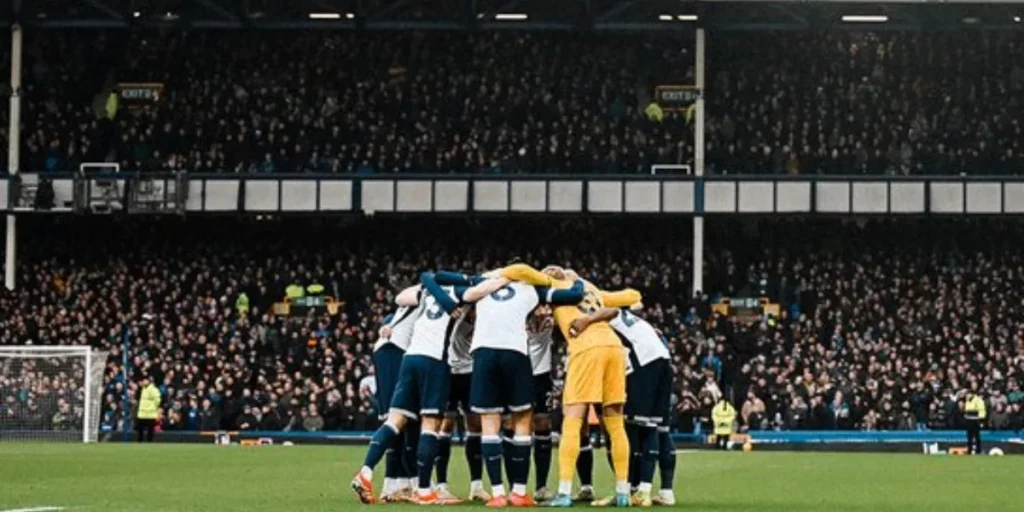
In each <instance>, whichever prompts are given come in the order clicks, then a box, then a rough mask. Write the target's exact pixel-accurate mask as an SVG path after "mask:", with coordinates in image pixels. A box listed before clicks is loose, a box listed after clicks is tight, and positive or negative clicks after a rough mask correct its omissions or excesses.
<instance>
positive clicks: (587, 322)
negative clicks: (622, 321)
mask: <svg viewBox="0 0 1024 512" xmlns="http://www.w3.org/2000/svg"><path fill="white" fill-rule="evenodd" d="M617 316H619V310H618V309H615V308H608V307H604V308H601V309H599V310H597V311H594V312H593V313H590V314H587V315H583V316H581V317H579V318H577V319H575V320H573V321H572V324H571V325H570V326H569V334H570V335H571V336H573V337H577V336H579V335H580V334H581V333H582V332H583V331H585V330H587V327H590V326H591V325H593V324H596V323H599V322H609V321H611V320H614V319H615V317H617Z"/></svg>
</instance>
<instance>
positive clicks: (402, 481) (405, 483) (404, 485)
mask: <svg viewBox="0 0 1024 512" xmlns="http://www.w3.org/2000/svg"><path fill="white" fill-rule="evenodd" d="M404 489H412V480H410V479H408V478H396V479H395V490H396V491H401V490H404Z"/></svg>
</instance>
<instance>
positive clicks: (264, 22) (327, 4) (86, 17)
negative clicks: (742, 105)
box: [0, 0, 1024, 31]
mask: <svg viewBox="0 0 1024 512" xmlns="http://www.w3.org/2000/svg"><path fill="white" fill-rule="evenodd" d="M4 3H5V4H6V5H5V6H4V7H3V8H2V9H4V10H3V12H0V19H2V20H4V21H5V22H6V23H10V22H11V21H14V20H16V21H20V22H21V23H22V24H24V25H26V26H35V27H38V28H130V27H180V28H183V29H266V30H281V29H324V30H354V29H366V30H411V29H416V30H620V31H632V30H645V31H646V30H674V31H686V30H692V29H693V28H694V27H696V26H704V27H708V28H710V29H718V30H848V29H854V30H857V29H860V30H863V29H865V28H866V27H867V28H870V30H921V29H936V30H961V29H981V30H999V29H1002V30H1020V29H1024V24H1022V23H1021V19H1022V17H1024V2H1021V1H1002V2H1000V1H987V2H979V1H971V0H961V1H952V2H946V1H936V0H915V1H911V0H906V1H895V2H885V3H879V2H867V1H856V0H855V1H845V2H840V1H828V0H818V1H809V0H804V1H800V2H779V1H773V0H746V1H735V0H701V1H696V0H685V1H684V0H14V1H13V2H4ZM19 4H20V8H19Z"/></svg>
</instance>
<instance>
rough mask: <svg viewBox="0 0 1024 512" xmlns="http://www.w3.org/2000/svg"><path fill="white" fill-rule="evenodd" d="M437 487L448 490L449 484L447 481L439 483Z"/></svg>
mask: <svg viewBox="0 0 1024 512" xmlns="http://www.w3.org/2000/svg"><path fill="white" fill-rule="evenodd" d="M437 489H438V490H444V491H447V490H448V484H446V483H444V484H437Z"/></svg>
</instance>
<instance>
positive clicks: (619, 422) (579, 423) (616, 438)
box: [501, 264, 641, 507]
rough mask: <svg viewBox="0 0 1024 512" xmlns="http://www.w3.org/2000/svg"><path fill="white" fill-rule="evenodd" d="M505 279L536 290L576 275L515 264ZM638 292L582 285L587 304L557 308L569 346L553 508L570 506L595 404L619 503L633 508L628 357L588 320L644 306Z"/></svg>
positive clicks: (609, 332)
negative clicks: (586, 423)
mask: <svg viewBox="0 0 1024 512" xmlns="http://www.w3.org/2000/svg"><path fill="white" fill-rule="evenodd" d="M501 276H502V277H504V278H507V279H509V280H513V281H523V282H525V283H529V284H531V285H534V286H549V287H552V288H556V289H557V288H569V287H570V286H572V283H573V281H575V279H576V277H577V276H575V275H574V273H572V271H566V270H563V269H561V268H559V267H548V268H545V269H544V272H539V271H537V270H536V269H534V268H532V267H530V266H528V265H522V264H517V265H511V266H508V267H506V268H504V269H502V270H501ZM640 299H641V297H640V293H639V292H637V291H636V290H632V289H626V290H622V291H618V292H606V291H603V290H600V289H598V288H597V287H596V286H594V285H593V284H591V283H589V282H584V297H583V301H581V302H580V303H579V304H577V305H575V306H559V307H556V308H555V309H554V317H555V323H557V324H558V327H559V329H561V331H562V334H563V335H564V336H565V339H566V341H567V343H568V354H569V362H568V365H567V367H566V377H565V389H564V391H563V394H562V404H563V405H562V407H563V416H564V419H563V420H562V437H561V441H560V444H559V447H558V466H559V482H558V494H557V496H555V498H554V499H553V500H552V501H550V502H549V503H548V505H550V506H555V507H571V506H572V496H571V494H572V483H573V478H574V476H575V475H574V473H575V470H576V459H577V458H578V457H579V454H580V431H581V430H582V427H583V421H584V418H586V414H587V411H588V408H589V406H590V405H591V404H599V405H602V406H603V410H604V415H603V421H604V426H605V429H606V430H607V431H608V437H609V440H610V442H611V452H612V463H613V466H614V467H615V505H616V506H620V507H628V506H629V492H630V487H629V455H630V451H629V450H630V448H629V439H628V437H627V435H626V427H625V420H624V416H623V405H624V404H625V403H626V356H625V353H624V352H623V350H622V343H621V342H620V341H619V338H618V336H617V335H616V334H615V331H614V330H613V329H612V328H611V326H609V325H608V323H607V322H594V323H592V322H590V321H588V319H589V316H588V315H590V314H591V313H594V312H596V311H598V310H600V309H601V308H605V307H609V308H619V307H627V306H632V305H634V304H637V303H639V302H640Z"/></svg>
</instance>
